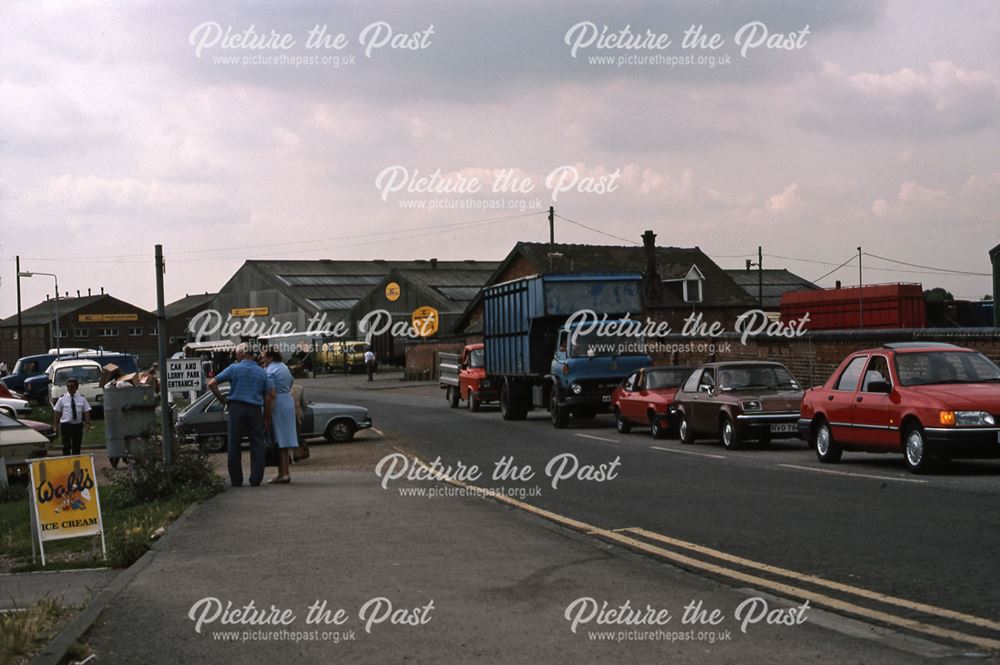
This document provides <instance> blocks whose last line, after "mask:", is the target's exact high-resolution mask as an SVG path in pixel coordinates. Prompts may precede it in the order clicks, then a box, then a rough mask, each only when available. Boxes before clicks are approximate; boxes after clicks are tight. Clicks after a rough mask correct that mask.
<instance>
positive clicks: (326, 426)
mask: <svg viewBox="0 0 1000 665" xmlns="http://www.w3.org/2000/svg"><path fill="white" fill-rule="evenodd" d="M219 389H220V391H221V392H222V394H223V395H227V394H228V393H229V387H228V386H220V387H219ZM227 416H228V407H227V406H226V405H225V404H223V403H222V402H220V401H219V400H217V399H216V398H215V395H213V394H212V393H211V392H206V393H205V394H204V395H202V396H201V397H199V398H198V399H196V400H195V401H193V402H192V403H191V404H190V405H189V406H187V407H186V408H184V409H183V410H182V411H181V412H180V413H178V414H177V420H176V431H177V435H178V437H179V438H180V440H182V441H187V442H189V443H198V444H199V445H201V447H202V448H203V449H205V450H208V451H210V452H219V451H222V450H225V449H226V418H227ZM371 426H372V419H371V416H369V415H368V409H366V408H365V407H363V406H350V405H348V404H325V403H316V402H309V405H308V406H307V407H306V408H305V414H304V418H303V422H302V436H303V437H304V438H310V437H316V436H323V437H325V438H326V440H327V441H331V442H334V443H346V442H348V441H350V440H351V439H353V438H354V434H355V432H357V431H358V430H359V429H367V428H369V427H371Z"/></svg>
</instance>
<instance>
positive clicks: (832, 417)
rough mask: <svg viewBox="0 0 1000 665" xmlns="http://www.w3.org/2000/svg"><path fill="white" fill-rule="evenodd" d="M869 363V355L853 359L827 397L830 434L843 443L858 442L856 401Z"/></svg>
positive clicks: (826, 405) (826, 406) (826, 408)
mask: <svg viewBox="0 0 1000 665" xmlns="http://www.w3.org/2000/svg"><path fill="white" fill-rule="evenodd" d="M867 363H868V355H867V354H861V355H858V356H855V357H853V358H851V360H850V362H848V363H847V365H845V366H844V369H843V371H841V373H840V376H838V377H837V380H836V381H835V382H834V384H833V389H832V390H830V394H829V395H827V396H826V400H827V401H826V404H825V405H824V408H825V410H826V417H827V420H828V421H829V423H830V433H831V434H833V438H834V439H835V440H837V441H839V442H841V443H854V442H855V441H857V440H858V438H857V430H856V429H855V427H854V415H855V412H854V404H855V402H854V399H855V397H856V396H857V393H858V389H859V388H860V386H861V377H862V375H863V373H864V368H865V365H866V364H867Z"/></svg>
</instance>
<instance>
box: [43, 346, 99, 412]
mask: <svg viewBox="0 0 1000 665" xmlns="http://www.w3.org/2000/svg"><path fill="white" fill-rule="evenodd" d="M46 373H47V374H48V378H49V404H52V405H55V403H56V401H57V400H58V399H59V398H60V397H62V396H63V395H64V394H65V393H66V383H67V382H68V381H69V380H70V379H76V380H77V382H78V383H79V384H80V385H79V388H78V389H77V394H78V395H82V396H83V397H85V398H87V403H89V404H90V406H91V407H92V408H94V409H97V410H98V411H100V410H103V408H104V404H103V402H104V388H103V387H102V386H101V365H100V363H98V362H97V361H96V360H84V359H81V358H72V359H66V358H60V359H59V360H56V361H54V362H53V363H52V364H51V365H49V369H48V372H46Z"/></svg>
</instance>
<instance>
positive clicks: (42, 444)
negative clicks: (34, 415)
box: [0, 413, 49, 475]
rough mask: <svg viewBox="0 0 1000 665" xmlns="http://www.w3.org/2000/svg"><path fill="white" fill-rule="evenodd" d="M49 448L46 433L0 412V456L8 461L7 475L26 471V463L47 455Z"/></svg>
mask: <svg viewBox="0 0 1000 665" xmlns="http://www.w3.org/2000/svg"><path fill="white" fill-rule="evenodd" d="M48 449H49V440H48V438H46V437H45V435H43V434H40V433H39V432H36V431H35V430H34V429H32V428H31V427H29V426H28V425H25V424H24V423H22V422H19V421H17V420H15V419H13V418H9V417H7V416H6V415H5V414H3V413H0V457H3V458H4V460H5V461H6V466H7V469H6V473H7V475H20V474H22V473H25V472H26V469H25V468H24V465H25V464H27V462H28V460H29V459H34V458H36V457H45V456H46V455H47V454H48Z"/></svg>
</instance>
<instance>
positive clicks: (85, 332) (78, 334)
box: [73, 328, 90, 339]
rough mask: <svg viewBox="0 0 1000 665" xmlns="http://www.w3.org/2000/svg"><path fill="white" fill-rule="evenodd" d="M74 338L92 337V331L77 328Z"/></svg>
mask: <svg viewBox="0 0 1000 665" xmlns="http://www.w3.org/2000/svg"><path fill="white" fill-rule="evenodd" d="M73 337H76V338H77V339H84V338H86V337H90V329H89V328H77V329H75V330H74V331H73Z"/></svg>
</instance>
